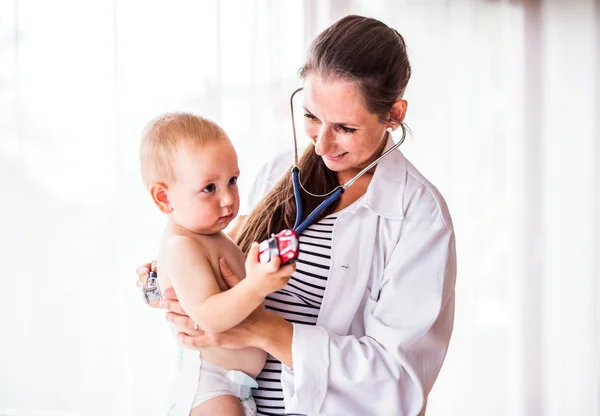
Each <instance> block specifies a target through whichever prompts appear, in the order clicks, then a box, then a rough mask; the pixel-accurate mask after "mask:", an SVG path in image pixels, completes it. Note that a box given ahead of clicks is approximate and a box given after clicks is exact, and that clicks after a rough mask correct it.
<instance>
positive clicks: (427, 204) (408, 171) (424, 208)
mask: <svg viewBox="0 0 600 416" xmlns="http://www.w3.org/2000/svg"><path fill="white" fill-rule="evenodd" d="M404 161H405V163H404V171H405V178H406V180H405V185H404V195H403V198H402V200H403V210H404V216H405V217H413V218H414V217H423V219H427V218H429V219H430V220H431V219H438V220H440V221H441V222H442V223H443V225H444V226H445V227H447V228H450V229H452V228H453V225H452V218H451V216H450V211H449V209H448V204H447V203H446V200H445V198H444V197H443V195H442V194H441V192H440V191H439V190H438V188H437V187H436V186H435V185H433V183H431V182H430V181H429V180H428V179H427V178H426V177H425V176H424V175H423V174H422V173H421V172H420V171H419V170H418V169H417V168H416V167H415V166H414V165H413V164H412V163H411V162H410V161H409V160H408V159H407V158H406V157H404ZM414 219H417V218H414Z"/></svg>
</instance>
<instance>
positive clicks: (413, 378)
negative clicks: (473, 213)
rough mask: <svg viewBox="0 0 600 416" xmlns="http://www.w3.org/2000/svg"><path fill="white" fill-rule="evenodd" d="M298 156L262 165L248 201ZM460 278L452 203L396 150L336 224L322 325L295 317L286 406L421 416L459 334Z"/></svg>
mask: <svg viewBox="0 0 600 416" xmlns="http://www.w3.org/2000/svg"><path fill="white" fill-rule="evenodd" d="M392 144H393V143H392V141H391V140H389V141H388V143H387V147H386V149H387V148H389V147H390V146H391V145H392ZM291 161H292V158H291V157H290V155H284V156H283V157H278V158H276V159H275V160H273V161H271V162H270V163H268V164H267V165H266V166H265V167H264V168H263V170H262V171H261V172H260V173H259V175H258V177H257V180H256V181H255V184H254V187H253V190H252V191H251V199H250V201H249V207H251V206H253V204H255V203H256V202H257V201H258V200H259V199H260V198H261V197H262V196H263V195H264V194H265V193H266V192H268V190H270V189H271V187H272V186H273V185H274V184H275V182H276V181H277V180H278V179H279V178H280V177H281V176H282V175H283V174H286V172H289V168H290V166H291ZM305 214H308V213H305ZM455 279H456V250H455V241H454V232H453V227H452V220H451V218H450V214H449V212H448V208H447V206H446V203H445V201H444V199H443V198H442V196H441V195H440V193H439V192H438V190H437V189H436V188H435V187H434V186H433V185H432V184H430V183H429V182H428V181H427V180H426V179H425V178H424V177H423V176H422V175H421V174H420V173H419V172H418V171H417V170H416V168H415V167H414V166H413V165H412V164H411V163H410V162H409V161H408V160H407V159H406V158H405V157H404V155H403V154H402V152H401V151H400V150H397V151H393V152H392V153H391V154H390V155H388V156H387V157H386V158H384V159H383V160H382V161H381V162H380V163H379V166H378V167H377V169H376V170H375V173H374V175H373V179H372V180H371V183H370V184H369V187H368V189H367V192H366V194H365V196H364V197H363V198H362V199H361V200H360V201H359V202H358V203H357V204H354V205H353V206H351V207H350V208H349V209H346V210H345V211H344V212H343V213H341V214H340V215H339V217H338V219H337V221H336V223H335V227H334V230H333V234H332V251H331V269H330V271H329V278H328V280H327V287H326V289H325V294H324V297H323V303H322V305H321V310H320V312H319V317H318V320H317V324H316V326H309V325H301V324H294V337H293V342H292V359H293V363H294V369H293V370H290V369H289V368H287V367H286V366H283V371H282V376H281V381H282V385H283V393H284V398H285V408H286V412H287V413H300V414H307V415H361V416H370V415H373V416H376V415H377V416H379V415H395V416H404V415H406V416H408V415H410V416H415V415H423V414H424V413H425V407H426V403H427V396H428V394H429V392H430V390H431V388H432V386H433V383H434V382H435V380H436V378H437V375H438V373H439V371H440V367H441V365H442V363H443V361H444V357H445V356H446V351H447V349H448V343H449V341H450V335H451V333H452V326H453V320H454V284H455Z"/></svg>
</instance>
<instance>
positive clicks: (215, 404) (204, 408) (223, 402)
mask: <svg viewBox="0 0 600 416" xmlns="http://www.w3.org/2000/svg"><path fill="white" fill-rule="evenodd" d="M215 415H223V416H244V407H243V406H242V403H241V402H240V399H238V398H237V397H235V396H232V395H229V394H227V395H223V396H217V397H213V398H212V399H210V400H207V401H205V402H204V403H202V404H200V405H199V406H196V407H194V408H193V409H192V411H191V412H190V416H215Z"/></svg>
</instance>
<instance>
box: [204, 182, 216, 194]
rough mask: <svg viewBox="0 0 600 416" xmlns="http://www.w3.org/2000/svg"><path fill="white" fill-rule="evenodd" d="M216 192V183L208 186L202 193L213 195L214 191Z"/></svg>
mask: <svg viewBox="0 0 600 416" xmlns="http://www.w3.org/2000/svg"><path fill="white" fill-rule="evenodd" d="M216 190H217V187H216V186H215V184H214V183H211V184H210V185H208V186H206V187H205V188H204V189H203V190H202V192H206V193H212V192H214V191H216Z"/></svg>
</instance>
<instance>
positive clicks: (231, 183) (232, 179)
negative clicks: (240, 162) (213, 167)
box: [229, 176, 237, 185]
mask: <svg viewBox="0 0 600 416" xmlns="http://www.w3.org/2000/svg"><path fill="white" fill-rule="evenodd" d="M235 184H237V176H234V177H233V178H231V179H229V185H235Z"/></svg>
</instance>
